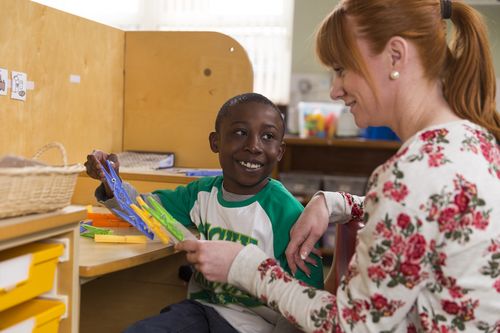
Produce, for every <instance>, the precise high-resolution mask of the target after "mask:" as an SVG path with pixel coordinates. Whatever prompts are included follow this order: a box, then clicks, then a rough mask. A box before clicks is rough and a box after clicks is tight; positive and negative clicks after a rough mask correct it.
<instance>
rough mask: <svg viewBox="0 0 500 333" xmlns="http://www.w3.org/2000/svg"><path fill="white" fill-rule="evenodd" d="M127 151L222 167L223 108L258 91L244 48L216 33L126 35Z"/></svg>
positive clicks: (180, 162) (184, 163)
mask: <svg viewBox="0 0 500 333" xmlns="http://www.w3.org/2000/svg"><path fill="white" fill-rule="evenodd" d="M125 40H126V42H125V45H126V50H125V54H126V57H125V97H124V140H123V143H124V150H143V151H160V152H174V153H175V155H176V156H175V158H176V166H180V167H200V168H217V167H218V166H219V163H218V160H217V155H216V154H214V153H212V152H211V151H210V146H209V144H208V135H209V132H211V131H213V129H214V123H215V116H216V114H217V112H218V110H219V108H220V106H221V105H222V104H223V103H224V102H225V101H226V100H227V99H229V98H230V97H232V96H234V95H237V94H240V93H243V92H249V91H252V90H253V73H252V67H251V64H250V61H249V59H248V56H247V54H246V52H245V51H244V49H243V48H242V47H241V46H240V45H239V44H238V43H237V42H236V41H235V40H233V39H232V38H230V37H228V36H225V35H222V34H220V33H216V32H126V33H125Z"/></svg>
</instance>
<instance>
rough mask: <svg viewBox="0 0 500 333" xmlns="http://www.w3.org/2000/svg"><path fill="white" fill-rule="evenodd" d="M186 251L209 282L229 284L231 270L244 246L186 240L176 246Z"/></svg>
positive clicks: (187, 255)
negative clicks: (228, 278) (228, 277)
mask: <svg viewBox="0 0 500 333" xmlns="http://www.w3.org/2000/svg"><path fill="white" fill-rule="evenodd" d="M175 249H176V250H178V251H186V252H187V254H186V258H187V260H188V261H189V262H190V263H191V264H193V265H194V268H195V269H196V270H197V271H199V272H201V273H202V274H203V275H204V276H205V278H206V279H207V280H209V281H216V282H227V276H228V274H229V269H230V268H231V264H232V263H233V260H234V258H236V256H237V255H238V253H240V251H241V250H242V249H243V245H241V244H239V243H235V242H228V241H203V240H201V241H195V240H186V241H183V242H180V243H178V244H176V245H175Z"/></svg>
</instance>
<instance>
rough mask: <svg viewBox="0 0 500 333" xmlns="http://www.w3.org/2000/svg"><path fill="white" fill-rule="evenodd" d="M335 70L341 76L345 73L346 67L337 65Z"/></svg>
mask: <svg viewBox="0 0 500 333" xmlns="http://www.w3.org/2000/svg"><path fill="white" fill-rule="evenodd" d="M333 71H334V72H335V75H336V76H339V77H341V76H342V74H344V69H343V68H342V67H335V68H334V69H333Z"/></svg>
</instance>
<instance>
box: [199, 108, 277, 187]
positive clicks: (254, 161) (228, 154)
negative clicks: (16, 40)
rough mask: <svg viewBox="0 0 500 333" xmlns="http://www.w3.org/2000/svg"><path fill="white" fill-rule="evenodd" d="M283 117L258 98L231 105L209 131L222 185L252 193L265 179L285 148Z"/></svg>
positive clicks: (264, 183)
mask: <svg viewBox="0 0 500 333" xmlns="http://www.w3.org/2000/svg"><path fill="white" fill-rule="evenodd" d="M283 132H284V128H283V121H282V119H281V117H280V115H279V114H278V112H276V110H274V109H273V108H272V107H271V106H269V105H265V104H262V103H258V102H248V103H244V104H239V105H235V106H233V107H232V108H231V110H230V111H229V113H228V114H227V115H226V116H225V117H224V118H223V119H222V121H221V123H220V128H219V132H212V133H210V137H209V140H210V147H211V149H212V151H213V152H214V153H219V162H220V165H221V167H222V172H223V175H224V188H225V189H226V190H227V191H229V192H231V193H236V194H255V193H257V192H259V191H260V190H261V189H262V188H263V187H264V186H266V184H267V182H268V177H269V176H270V174H271V172H272V170H273V168H274V166H275V165H276V163H277V162H278V161H279V160H281V157H282V156H283V152H284V151H285V143H284V142H283V140H282V138H283Z"/></svg>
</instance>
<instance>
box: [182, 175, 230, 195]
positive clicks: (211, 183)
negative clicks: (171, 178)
mask: <svg viewBox="0 0 500 333" xmlns="http://www.w3.org/2000/svg"><path fill="white" fill-rule="evenodd" d="M221 185H222V176H210V177H201V178H199V179H197V180H194V181H192V182H190V183H189V184H188V185H187V187H188V188H192V189H196V191H198V192H200V191H207V192H210V191H211V190H212V188H213V187H218V188H220V186H221Z"/></svg>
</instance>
